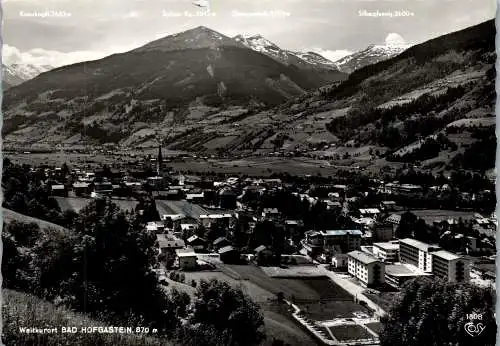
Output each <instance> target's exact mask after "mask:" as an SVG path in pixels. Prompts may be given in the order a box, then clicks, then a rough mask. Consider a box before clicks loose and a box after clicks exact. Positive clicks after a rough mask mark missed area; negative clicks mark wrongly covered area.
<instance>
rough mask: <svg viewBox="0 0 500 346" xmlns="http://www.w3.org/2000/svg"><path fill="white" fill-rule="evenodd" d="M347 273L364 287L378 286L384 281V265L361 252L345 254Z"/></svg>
mask: <svg viewBox="0 0 500 346" xmlns="http://www.w3.org/2000/svg"><path fill="white" fill-rule="evenodd" d="M347 257H348V263H347V271H348V273H349V274H351V275H352V276H354V277H355V278H356V279H358V280H359V281H360V282H361V283H362V284H363V285H364V286H367V287H368V286H378V285H380V284H382V283H384V281H385V264H384V263H383V262H382V261H380V260H379V259H378V258H376V257H375V256H371V255H369V254H367V253H365V252H362V251H358V250H355V251H351V252H349V253H348V254H347Z"/></svg>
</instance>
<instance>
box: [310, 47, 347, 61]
mask: <svg viewBox="0 0 500 346" xmlns="http://www.w3.org/2000/svg"><path fill="white" fill-rule="evenodd" d="M311 51H312V52H314V53H318V54H319V55H322V56H324V57H325V58H327V59H328V60H330V61H334V62H335V61H337V60H339V59H342V58H343V57H345V56H348V55H350V54H352V53H353V52H351V51H350V50H346V49H338V50H328V49H321V48H314V49H311Z"/></svg>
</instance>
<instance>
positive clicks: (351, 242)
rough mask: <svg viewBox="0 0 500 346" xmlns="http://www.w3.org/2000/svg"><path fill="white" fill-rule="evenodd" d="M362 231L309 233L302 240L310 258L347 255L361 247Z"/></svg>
mask: <svg viewBox="0 0 500 346" xmlns="http://www.w3.org/2000/svg"><path fill="white" fill-rule="evenodd" d="M362 235H363V233H362V232H361V231H360V230H325V231H308V232H306V234H305V238H304V239H303V240H302V242H301V243H302V246H303V247H304V249H305V250H306V251H307V253H308V254H309V255H310V256H315V255H317V254H320V253H324V252H330V253H347V252H349V251H352V250H357V249H359V248H360V246H361V236H362Z"/></svg>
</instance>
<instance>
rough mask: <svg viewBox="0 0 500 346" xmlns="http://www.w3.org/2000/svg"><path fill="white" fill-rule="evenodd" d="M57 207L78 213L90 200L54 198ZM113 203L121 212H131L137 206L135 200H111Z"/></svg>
mask: <svg viewBox="0 0 500 346" xmlns="http://www.w3.org/2000/svg"><path fill="white" fill-rule="evenodd" d="M55 199H56V200H57V203H58V204H59V207H60V208H61V209H62V210H63V211H65V210H73V211H75V212H77V213H78V212H80V210H81V209H83V208H84V207H85V206H86V205H87V204H89V203H90V202H91V201H92V200H93V199H92V198H81V197H55ZM112 201H113V203H115V204H116V205H118V206H119V207H120V208H121V209H122V210H123V211H126V210H133V209H135V207H136V206H137V204H138V202H137V201H135V200H127V199H113V200H112Z"/></svg>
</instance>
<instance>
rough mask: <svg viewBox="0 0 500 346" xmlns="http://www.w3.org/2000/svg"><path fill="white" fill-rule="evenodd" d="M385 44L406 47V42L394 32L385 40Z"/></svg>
mask: <svg viewBox="0 0 500 346" xmlns="http://www.w3.org/2000/svg"><path fill="white" fill-rule="evenodd" d="M385 44H386V45H388V46H398V45H405V44H406V40H405V39H404V38H403V36H401V35H400V34H396V33H394V32H392V33H390V34H389V35H387V37H386V38H385Z"/></svg>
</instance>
